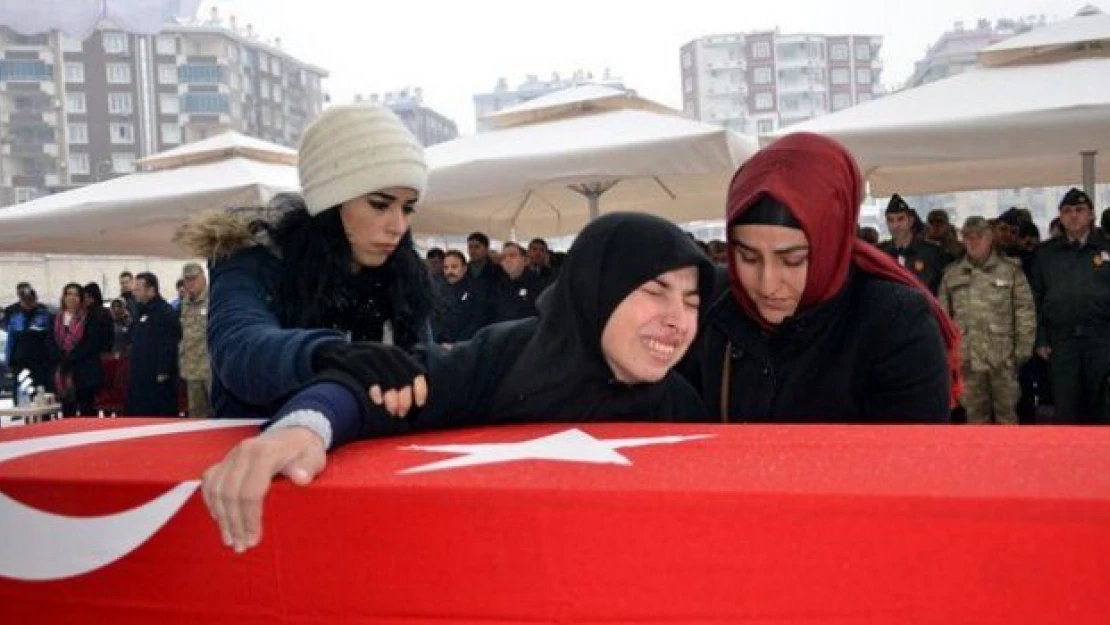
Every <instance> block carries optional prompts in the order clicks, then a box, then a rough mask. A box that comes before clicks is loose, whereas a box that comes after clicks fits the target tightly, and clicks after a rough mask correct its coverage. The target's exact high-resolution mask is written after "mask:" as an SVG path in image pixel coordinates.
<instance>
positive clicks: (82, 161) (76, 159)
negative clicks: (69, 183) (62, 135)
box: [69, 152, 89, 176]
mask: <svg viewBox="0 0 1110 625" xmlns="http://www.w3.org/2000/svg"><path fill="white" fill-rule="evenodd" d="M69 173H70V174H76V175H79V176H86V175H88V173H89V155H88V153H86V152H70V153H69Z"/></svg>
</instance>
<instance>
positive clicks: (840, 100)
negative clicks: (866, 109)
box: [832, 93, 852, 111]
mask: <svg viewBox="0 0 1110 625" xmlns="http://www.w3.org/2000/svg"><path fill="white" fill-rule="evenodd" d="M832 103H833V110H834V111H839V110H840V109H845V108H848V107H849V106H851V104H852V99H851V96H849V95H848V94H847V93H838V94H836V95H834V96H833V100H832Z"/></svg>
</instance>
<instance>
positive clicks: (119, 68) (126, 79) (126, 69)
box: [107, 63, 131, 85]
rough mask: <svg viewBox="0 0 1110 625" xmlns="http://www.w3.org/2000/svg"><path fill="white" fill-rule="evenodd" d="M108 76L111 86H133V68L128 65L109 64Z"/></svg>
mask: <svg viewBox="0 0 1110 625" xmlns="http://www.w3.org/2000/svg"><path fill="white" fill-rule="evenodd" d="M107 74H108V83H109V84H113V85H129V84H131V66H130V65H128V64H126V63H109V64H108V66H107Z"/></svg>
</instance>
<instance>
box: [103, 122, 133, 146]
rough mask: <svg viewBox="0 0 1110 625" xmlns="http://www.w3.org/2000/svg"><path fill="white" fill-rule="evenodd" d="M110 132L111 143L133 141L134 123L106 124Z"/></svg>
mask: <svg viewBox="0 0 1110 625" xmlns="http://www.w3.org/2000/svg"><path fill="white" fill-rule="evenodd" d="M108 128H109V129H110V132H111V134H112V143H135V125H134V124H125V123H120V122H112V123H111V124H109V125H108Z"/></svg>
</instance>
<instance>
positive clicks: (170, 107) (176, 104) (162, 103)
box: [158, 93, 181, 115]
mask: <svg viewBox="0 0 1110 625" xmlns="http://www.w3.org/2000/svg"><path fill="white" fill-rule="evenodd" d="M158 110H159V111H161V112H162V113H163V114H166V115H177V114H178V112H180V111H181V102H180V100H179V99H178V97H177V94H176V93H163V94H161V95H159V96H158Z"/></svg>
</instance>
